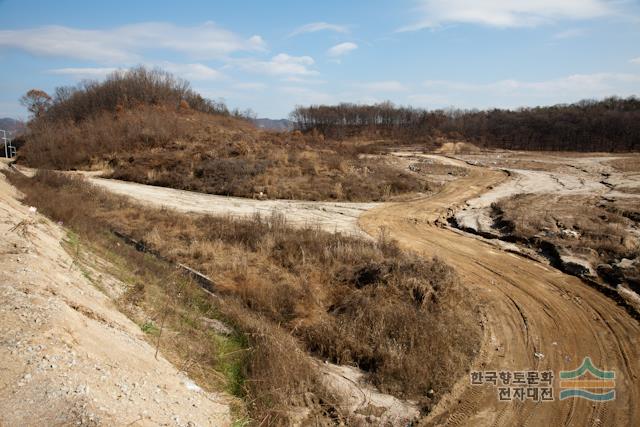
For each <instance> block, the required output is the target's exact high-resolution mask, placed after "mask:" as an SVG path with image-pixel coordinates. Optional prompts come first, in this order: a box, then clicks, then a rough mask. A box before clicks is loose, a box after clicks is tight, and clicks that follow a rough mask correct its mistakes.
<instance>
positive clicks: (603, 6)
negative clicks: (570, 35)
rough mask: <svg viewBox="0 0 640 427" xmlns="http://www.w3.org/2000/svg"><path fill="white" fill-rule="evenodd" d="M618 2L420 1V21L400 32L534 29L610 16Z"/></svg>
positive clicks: (531, 0)
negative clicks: (451, 27) (456, 26)
mask: <svg viewBox="0 0 640 427" xmlns="http://www.w3.org/2000/svg"><path fill="white" fill-rule="evenodd" d="M618 3H619V2H612V1H609V0H482V1H478V0H418V7H417V13H418V14H419V15H420V18H419V19H418V20H417V21H416V22H414V23H413V24H410V25H407V26H405V27H402V28H400V29H399V31H416V30H420V29H424V28H437V27H439V26H442V25H443V24H448V23H464V24H480V25H486V26H491V27H503V28H508V27H533V26H538V25H541V24H545V23H550V22H556V21H560V20H583V19H592V18H598V17H602V16H607V15H611V14H613V13H614V12H615V5H616V4H618Z"/></svg>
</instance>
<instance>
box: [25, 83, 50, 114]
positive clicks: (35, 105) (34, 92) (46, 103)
mask: <svg viewBox="0 0 640 427" xmlns="http://www.w3.org/2000/svg"><path fill="white" fill-rule="evenodd" d="M20 104H22V105H23V106H25V107H26V108H27V110H28V111H29V112H30V113H31V114H33V115H34V116H35V117H38V116H40V115H41V114H42V113H44V112H45V111H46V110H47V108H49V107H50V106H51V97H50V96H49V94H47V92H45V91H43V90H40V89H31V90H30V91H29V92H27V93H25V94H24V95H22V97H21V98H20Z"/></svg>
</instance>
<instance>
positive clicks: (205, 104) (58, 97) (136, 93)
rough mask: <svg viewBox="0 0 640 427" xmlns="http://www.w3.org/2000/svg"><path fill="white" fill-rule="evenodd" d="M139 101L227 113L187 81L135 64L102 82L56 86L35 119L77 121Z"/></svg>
mask: <svg viewBox="0 0 640 427" xmlns="http://www.w3.org/2000/svg"><path fill="white" fill-rule="evenodd" d="M140 105H171V106H173V107H175V108H180V107H182V108H191V109H193V110H196V111H201V112H204V113H215V114H229V111H228V109H227V107H226V106H225V105H224V103H222V102H216V101H212V100H209V99H205V98H203V97H202V96H201V95H199V94H198V93H196V92H195V91H193V90H192V89H191V88H190V86H189V83H188V82H187V81H185V80H181V79H178V78H176V77H174V76H173V75H171V74H170V73H167V72H165V71H162V70H160V69H152V70H150V69H147V68H144V67H137V68H133V69H130V70H126V71H115V72H113V73H112V74H110V75H109V76H107V78H106V79H105V80H104V81H102V82H97V81H89V80H88V81H84V82H82V83H80V84H78V85H77V86H63V87H58V88H56V90H55V92H54V94H53V96H52V98H51V105H50V106H49V107H48V108H47V109H46V110H45V111H44V112H43V113H42V114H40V115H39V116H38V117H37V118H36V119H37V120H39V121H42V120H45V121H49V122H61V121H63V122H69V121H73V122H79V121H81V120H84V119H87V118H89V117H91V116H93V115H95V114H98V113H102V112H105V111H110V112H117V111H121V110H125V109H129V108H135V107H139V106H140Z"/></svg>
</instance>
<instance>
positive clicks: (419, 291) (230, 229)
mask: <svg viewBox="0 0 640 427" xmlns="http://www.w3.org/2000/svg"><path fill="white" fill-rule="evenodd" d="M11 179H12V180H13V181H14V182H15V183H16V184H17V185H18V186H19V187H20V188H21V189H22V191H24V192H25V194H26V200H25V202H26V203H29V204H32V205H35V206H38V207H39V208H40V210H41V211H42V212H44V213H45V214H47V215H49V216H50V217H51V218H53V219H55V220H62V221H64V222H65V223H66V224H68V225H69V226H71V227H73V228H75V229H77V230H78V231H80V232H82V233H84V234H86V235H89V236H91V235H95V233H103V232H104V231H105V230H109V229H113V228H117V229H119V230H120V231H123V232H125V233H128V234H130V235H132V236H133V237H134V238H136V239H137V240H140V241H143V242H144V244H145V245H146V246H147V247H150V248H151V249H153V250H154V251H157V252H159V253H161V254H163V255H164V256H166V257H168V258H169V259H170V260H172V261H175V262H181V263H185V264H188V265H190V266H192V267H194V268H196V269H198V270H200V271H202V272H204V273H205V274H207V275H208V276H209V277H211V278H212V279H213V280H214V282H215V283H216V286H217V291H218V293H219V295H220V297H221V298H222V301H223V302H224V303H223V304H222V307H226V308H221V310H222V311H223V312H224V313H225V315H226V316H227V317H228V318H229V319H230V320H231V321H232V322H233V323H234V324H235V325H236V326H237V327H238V328H239V329H240V330H242V331H243V332H244V333H245V334H246V336H247V339H248V342H249V345H250V347H251V349H252V350H251V352H250V358H249V359H248V360H247V362H246V366H245V373H246V377H247V378H248V379H247V381H246V383H245V391H246V396H247V401H248V402H250V404H251V405H253V406H252V409H253V413H254V414H256V415H257V414H260V417H264V416H267V417H270V419H273V420H282V416H284V415H283V414H286V413H287V409H286V408H289V407H291V406H296V405H301V403H300V393H302V392H303V391H305V392H310V393H312V394H313V395H314V396H315V397H316V400H318V401H322V402H325V404H327V405H329V403H327V402H330V401H331V396H328V395H327V392H326V390H324V388H323V387H322V386H321V385H320V383H319V382H318V381H317V378H316V377H315V375H316V374H315V372H314V371H313V370H312V369H311V368H310V366H311V365H310V363H311V359H310V357H311V356H312V355H313V356H315V357H319V358H323V359H328V360H331V361H334V362H337V363H343V364H353V365H356V366H358V367H360V368H361V369H364V370H365V371H367V372H368V374H369V377H370V379H371V380H372V381H374V383H375V384H377V385H378V386H379V387H380V388H381V389H383V390H386V391H389V392H391V393H393V394H395V395H397V396H402V397H407V398H416V399H426V397H425V393H426V392H427V390H429V389H430V388H434V389H436V390H438V395H440V394H441V393H444V392H445V391H446V390H447V389H448V388H449V387H451V385H452V383H453V382H454V381H455V380H456V379H457V378H458V377H459V376H460V375H462V374H463V372H464V369H465V368H466V366H467V365H468V363H469V360H470V358H471V357H472V356H473V353H474V349H475V348H476V346H477V344H478V340H479V327H478V324H477V322H475V321H474V316H471V315H469V313H470V312H471V304H470V299H469V298H468V295H462V293H461V290H460V287H459V286H458V282H457V278H456V275H455V273H454V272H453V271H452V270H451V269H450V268H449V267H447V266H446V265H445V264H444V263H442V262H441V261H438V260H424V259H422V258H418V257H415V256H411V255H409V254H407V253H404V252H402V251H401V250H400V249H399V248H398V247H397V246H396V245H395V243H394V242H393V241H390V240H389V239H388V237H387V236H386V234H385V233H382V234H381V238H380V239H379V241H378V242H377V243H376V242H370V241H365V240H361V239H357V238H354V237H348V236H342V235H339V234H330V233H326V232H322V231H320V230H319V229H317V228H313V227H310V228H306V229H302V230H299V229H292V228H289V227H288V225H287V224H286V221H285V220H284V218H283V217H282V216H274V217H270V218H264V217H260V216H255V217H254V218H251V219H245V220H238V219H230V218H223V217H211V216H189V215H180V214H177V213H172V212H169V211H166V210H165V211H162V210H155V209H146V208H145V209H143V208H140V207H138V206H134V205H132V204H131V203H130V202H129V201H127V200H126V199H124V198H121V197H115V196H113V195H109V194H107V193H105V192H104V191H102V190H99V189H96V188H94V187H92V186H91V185H89V184H87V183H86V182H85V181H84V180H82V179H80V178H70V177H68V176H63V175H61V174H58V173H53V172H40V173H38V174H37V175H36V176H35V178H33V179H27V178H19V177H16V176H12V178H11ZM149 224H153V229H149ZM136 293H137V291H132V294H131V295H130V298H131V299H134V300H135V298H136ZM329 406H331V405H329ZM325 409H326V410H329V409H330V408H325ZM333 410H335V408H334V409H333Z"/></svg>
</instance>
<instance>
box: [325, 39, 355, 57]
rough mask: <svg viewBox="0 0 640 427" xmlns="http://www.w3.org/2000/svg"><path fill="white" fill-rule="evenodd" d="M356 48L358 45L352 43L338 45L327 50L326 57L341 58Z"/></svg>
mask: <svg viewBox="0 0 640 427" xmlns="http://www.w3.org/2000/svg"><path fill="white" fill-rule="evenodd" d="M357 48H358V45H357V44H355V43H352V42H346V43H340V44H337V45H335V46H333V47H331V48H330V49H329V50H327V55H329V56H332V57H338V56H343V55H346V54H347V53H349V52H351V51H353V50H356V49H357Z"/></svg>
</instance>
